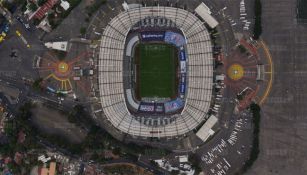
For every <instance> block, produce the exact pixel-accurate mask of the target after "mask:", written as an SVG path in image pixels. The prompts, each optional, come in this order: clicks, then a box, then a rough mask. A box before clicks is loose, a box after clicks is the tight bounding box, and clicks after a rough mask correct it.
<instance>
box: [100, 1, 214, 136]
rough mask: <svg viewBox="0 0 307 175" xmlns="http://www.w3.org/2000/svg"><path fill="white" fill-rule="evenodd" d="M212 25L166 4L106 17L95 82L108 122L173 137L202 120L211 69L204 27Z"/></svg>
mask: <svg viewBox="0 0 307 175" xmlns="http://www.w3.org/2000/svg"><path fill="white" fill-rule="evenodd" d="M202 7H203V5H202ZM195 11H197V9H196V10H195ZM206 19H207V20H208V21H206ZM210 20H211V21H210ZM216 25H217V24H216V23H215V21H212V18H208V14H203V13H197V14H193V13H191V12H189V11H187V10H184V9H180V8H175V7H166V6H150V7H141V6H140V7H136V8H129V9H127V10H126V11H124V12H121V13H120V14H118V15H117V16H116V17H115V18H113V19H111V21H110V22H109V23H108V25H107V26H106V28H105V29H104V32H103V35H102V38H101V43H100V54H99V62H98V70H99V71H98V74H99V76H98V83H99V93H100V103H101V111H103V114H104V116H105V117H106V118H107V120H108V121H109V122H110V123H111V124H112V126H114V127H115V128H116V129H117V130H119V131H120V132H122V133H125V134H128V135H131V136H133V137H143V138H148V137H154V138H155V137H158V138H162V137H167V138H172V137H177V136H183V135H186V134H187V133H189V132H191V131H193V130H195V129H196V128H197V127H199V126H200V125H202V124H204V123H205V122H206V121H207V120H208V119H209V118H210V115H208V111H209V108H210V105H211V98H212V96H213V95H212V94H213V67H214V66H213V55H212V44H211V39H210V35H209V32H208V29H207V27H211V28H213V27H215V26H216Z"/></svg>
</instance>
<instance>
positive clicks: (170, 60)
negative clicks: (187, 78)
mask: <svg viewBox="0 0 307 175" xmlns="http://www.w3.org/2000/svg"><path fill="white" fill-rule="evenodd" d="M136 51H137V52H139V53H138V54H137V55H139V57H140V58H137V59H138V60H139V61H138V62H139V69H138V70H137V71H138V74H139V75H138V78H139V80H138V82H139V95H140V97H160V98H168V97H173V96H174V95H176V64H175V63H176V62H175V59H176V48H175V47H174V46H172V45H168V44H139V45H138V46H137V48H136Z"/></svg>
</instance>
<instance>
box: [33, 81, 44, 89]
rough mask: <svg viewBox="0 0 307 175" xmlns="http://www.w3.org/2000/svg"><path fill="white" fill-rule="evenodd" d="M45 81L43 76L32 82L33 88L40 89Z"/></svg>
mask: <svg viewBox="0 0 307 175" xmlns="http://www.w3.org/2000/svg"><path fill="white" fill-rule="evenodd" d="M42 82H43V79H42V78H39V79H36V80H35V81H34V82H33V84H32V88H33V89H34V90H36V91H40V90H41V88H42V87H41V83H42Z"/></svg>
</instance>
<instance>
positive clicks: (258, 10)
mask: <svg viewBox="0 0 307 175" xmlns="http://www.w3.org/2000/svg"><path fill="white" fill-rule="evenodd" d="M261 13H262V6H261V1H260V0H255V25H254V35H253V38H254V39H255V40H257V39H259V37H260V35H261V33H262V25H261Z"/></svg>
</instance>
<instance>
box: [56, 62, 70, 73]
mask: <svg viewBox="0 0 307 175" xmlns="http://www.w3.org/2000/svg"><path fill="white" fill-rule="evenodd" d="M58 71H59V72H60V73H66V72H67V71H68V64H67V63H65V62H60V63H59V64H58Z"/></svg>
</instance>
